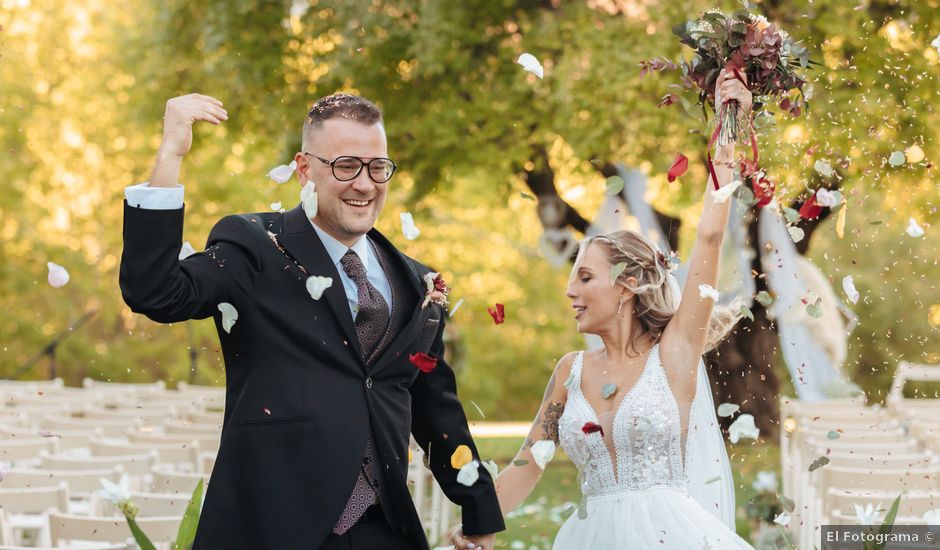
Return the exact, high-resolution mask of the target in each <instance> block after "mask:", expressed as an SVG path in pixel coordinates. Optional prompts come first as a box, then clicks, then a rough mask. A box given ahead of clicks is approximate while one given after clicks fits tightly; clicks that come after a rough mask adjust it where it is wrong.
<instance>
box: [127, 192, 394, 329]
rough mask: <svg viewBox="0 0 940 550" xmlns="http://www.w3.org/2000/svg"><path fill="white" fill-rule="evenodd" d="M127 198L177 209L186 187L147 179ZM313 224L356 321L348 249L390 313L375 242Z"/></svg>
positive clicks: (137, 203) (141, 204)
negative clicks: (348, 238) (349, 239)
mask: <svg viewBox="0 0 940 550" xmlns="http://www.w3.org/2000/svg"><path fill="white" fill-rule="evenodd" d="M124 198H125V199H127V204H129V205H131V206H134V207H136V208H143V209H145V210H178V209H180V208H182V207H183V186H182V185H179V184H177V185H176V187H149V186H148V185H147V182H144V183H141V184H138V185H132V186H130V187H126V188H125V189H124ZM310 225H312V226H313V229H314V230H315V231H316V233H317V236H318V237H320V241H321V242H322V243H323V246H324V247H325V248H326V253H327V254H329V256H330V260H332V261H333V265H334V266H335V267H336V271H337V272H339V278H340V281H342V283H343V290H344V291H345V292H346V301H347V302H348V303H349V311H350V313H352V317H353V319H354V320H355V318H356V314H357V313H358V312H359V289H358V288H357V287H356V283H355V282H354V281H353V280H352V279H351V278H350V277H349V275H347V274H346V270H345V269H343V264H342V263H340V260H341V259H342V257H343V256H344V255H345V254H346V251H347V250H350V249H351V250H352V251H353V252H355V253H356V254H357V255H358V256H359V259H360V260H361V261H362V265H363V266H364V267H365V269H366V276H367V277H368V279H369V282H370V283H372V286H374V287H375V288H376V289H378V291H379V294H381V295H382V297H383V298H385V303H386V304H388V306H389V315H391V307H392V287H391V285H390V284H389V281H388V277H386V276H385V270H384V269H382V264H381V263H379V256H378V253H377V252H376V251H375V243H373V242H372V241H371V240H369V239H368V238H366V236H365V235H363V236H362V237H360V238H359V240H358V241H356V242H355V244H353V245H352V247H347V246H346V245H345V244H343V243H341V242H339V241H338V240H336V239H335V238H333V237H332V236H331V235H329V234H328V233H327V232H326V231H323V230H322V229H320V228H319V227H317V224H315V223H313V220H310Z"/></svg>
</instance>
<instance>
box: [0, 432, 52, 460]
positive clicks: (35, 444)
mask: <svg viewBox="0 0 940 550" xmlns="http://www.w3.org/2000/svg"><path fill="white" fill-rule="evenodd" d="M58 451H59V442H58V441H57V440H56V439H55V438H54V437H37V436H33V437H31V438H16V439H4V440H3V444H0V462H5V463H7V464H12V465H13V466H21V467H22V466H34V465H36V464H38V463H39V456H40V454H42V453H57V452H58Z"/></svg>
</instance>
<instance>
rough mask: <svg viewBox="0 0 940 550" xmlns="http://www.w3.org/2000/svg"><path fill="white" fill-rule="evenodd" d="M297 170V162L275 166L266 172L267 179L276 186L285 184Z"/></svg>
mask: <svg viewBox="0 0 940 550" xmlns="http://www.w3.org/2000/svg"><path fill="white" fill-rule="evenodd" d="M296 169H297V161H291V163H290V164H281V165H279V166H275V167H274V168H272V169H271V171H270V172H268V177H269V178H271V179H272V180H274V181H275V182H276V183H277V184H278V185H280V184H282V183H286V182H287V181H288V180H290V177H291V176H292V175H293V174H294V170H296Z"/></svg>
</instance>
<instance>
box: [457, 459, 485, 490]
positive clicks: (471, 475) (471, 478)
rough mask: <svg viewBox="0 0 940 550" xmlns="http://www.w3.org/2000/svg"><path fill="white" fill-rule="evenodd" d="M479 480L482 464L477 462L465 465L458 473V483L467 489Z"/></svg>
mask: <svg viewBox="0 0 940 550" xmlns="http://www.w3.org/2000/svg"><path fill="white" fill-rule="evenodd" d="M478 479H480V463H479V462H477V461H476V460H474V461H472V462H469V463H467V464H465V465H464V466H463V467H461V468H460V471H459V472H457V483H459V484H461V485H463V486H465V487H472V486H473V484H474V483H476V482H477V480H478Z"/></svg>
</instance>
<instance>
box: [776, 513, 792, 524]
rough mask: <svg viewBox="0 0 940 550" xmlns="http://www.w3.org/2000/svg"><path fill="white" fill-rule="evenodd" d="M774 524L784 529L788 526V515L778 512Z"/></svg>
mask: <svg viewBox="0 0 940 550" xmlns="http://www.w3.org/2000/svg"><path fill="white" fill-rule="evenodd" d="M774 523H776V524H777V525H783V526H784V527H786V526H787V525H790V513H789V512H780V513H779V514H777V516H776V517H775V518H774Z"/></svg>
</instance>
